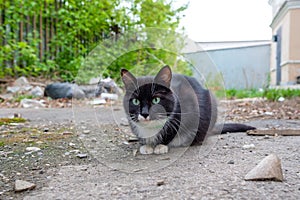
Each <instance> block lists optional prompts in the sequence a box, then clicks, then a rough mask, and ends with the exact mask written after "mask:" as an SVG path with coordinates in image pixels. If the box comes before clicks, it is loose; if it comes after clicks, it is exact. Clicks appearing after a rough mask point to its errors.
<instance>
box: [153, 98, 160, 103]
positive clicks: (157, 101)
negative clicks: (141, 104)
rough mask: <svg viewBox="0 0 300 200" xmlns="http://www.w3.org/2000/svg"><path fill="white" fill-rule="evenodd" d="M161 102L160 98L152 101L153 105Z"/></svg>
mask: <svg viewBox="0 0 300 200" xmlns="http://www.w3.org/2000/svg"><path fill="white" fill-rule="evenodd" d="M159 102H160V98H159V97H155V98H153V99H152V103H153V104H158V103H159Z"/></svg>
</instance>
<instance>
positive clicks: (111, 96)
mask: <svg viewBox="0 0 300 200" xmlns="http://www.w3.org/2000/svg"><path fill="white" fill-rule="evenodd" d="M101 98H102V99H109V100H118V98H119V96H118V95H117V94H110V93H102V94H101Z"/></svg>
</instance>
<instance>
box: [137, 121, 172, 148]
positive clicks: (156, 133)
mask: <svg viewBox="0 0 300 200" xmlns="http://www.w3.org/2000/svg"><path fill="white" fill-rule="evenodd" d="M166 121H167V120H166V119H159V120H147V121H139V122H135V126H136V133H137V135H138V137H139V138H143V139H145V141H146V143H147V144H151V143H155V140H157V139H158V138H159V137H160V131H161V130H162V128H163V126H164V125H165V123H166Z"/></svg>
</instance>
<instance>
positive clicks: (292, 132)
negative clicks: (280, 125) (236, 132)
mask: <svg viewBox="0 0 300 200" xmlns="http://www.w3.org/2000/svg"><path fill="white" fill-rule="evenodd" d="M247 135H252V136H265V135H269V136H279V135H281V136H300V129H256V130H251V131H247Z"/></svg>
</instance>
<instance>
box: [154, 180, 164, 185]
mask: <svg viewBox="0 0 300 200" xmlns="http://www.w3.org/2000/svg"><path fill="white" fill-rule="evenodd" d="M164 184H165V181H164V180H158V181H157V182H156V185H157V186H162V185H164Z"/></svg>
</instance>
